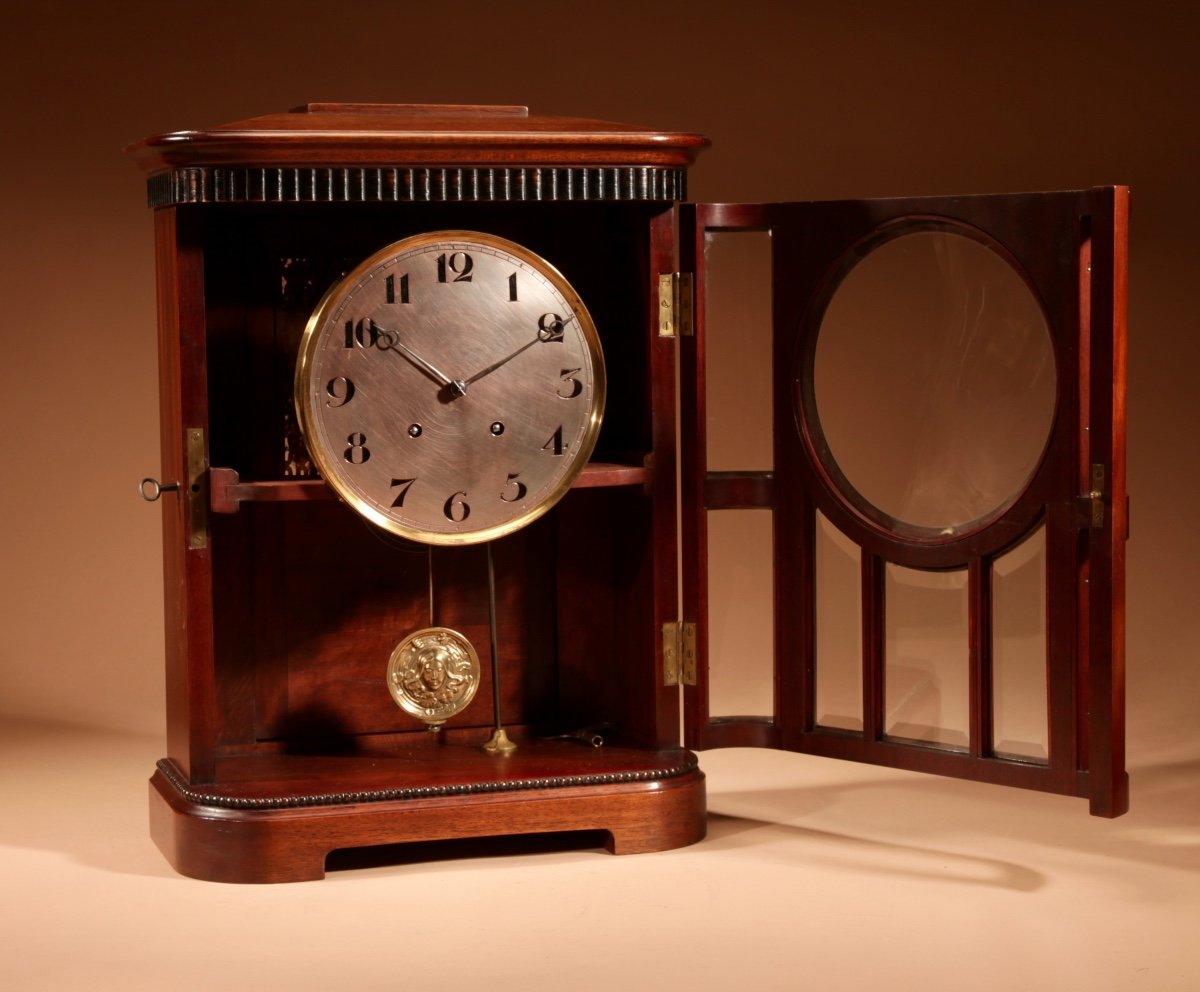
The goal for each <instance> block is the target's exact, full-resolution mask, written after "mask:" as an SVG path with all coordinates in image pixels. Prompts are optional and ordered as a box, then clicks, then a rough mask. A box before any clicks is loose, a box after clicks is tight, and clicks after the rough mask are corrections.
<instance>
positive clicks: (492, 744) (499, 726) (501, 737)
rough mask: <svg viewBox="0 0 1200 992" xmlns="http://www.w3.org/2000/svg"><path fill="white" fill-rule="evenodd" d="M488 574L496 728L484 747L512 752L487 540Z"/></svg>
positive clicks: (494, 577) (490, 546)
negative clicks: (505, 717)
mask: <svg viewBox="0 0 1200 992" xmlns="http://www.w3.org/2000/svg"><path fill="white" fill-rule="evenodd" d="M487 574H488V630H489V634H490V635H491V640H492V711H493V715H494V717H495V722H496V729H495V730H493V731H492V736H491V739H490V740H489V741H488V742H487V743H486V744H484V745H483V749H484V750H485V751H488V752H490V753H492V754H512V753H513V751H515V750H516V749H517V745H516V744H514V743H513V742H512V741H510V740H509V739H508V734H507V733H506V732H505V730H504V724H503V722H502V721H501V719H500V654H499V650H498V644H499V638H498V637H497V636H496V569H495V566H494V565H493V563H492V542H491V541H488V542H487Z"/></svg>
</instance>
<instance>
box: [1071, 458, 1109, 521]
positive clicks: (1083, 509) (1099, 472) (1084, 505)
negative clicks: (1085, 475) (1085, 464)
mask: <svg viewBox="0 0 1200 992" xmlns="http://www.w3.org/2000/svg"><path fill="white" fill-rule="evenodd" d="M1105 479H1106V474H1105V470H1104V466H1103V465H1102V464H1100V463H1099V462H1097V463H1095V464H1093V465H1092V491H1091V492H1089V493H1084V494H1083V495H1082V496H1077V497H1076V505H1077V506H1078V507H1079V526H1080V527H1081V528H1083V529H1084V530H1099V529H1100V528H1102V527H1103V526H1104V484H1105Z"/></svg>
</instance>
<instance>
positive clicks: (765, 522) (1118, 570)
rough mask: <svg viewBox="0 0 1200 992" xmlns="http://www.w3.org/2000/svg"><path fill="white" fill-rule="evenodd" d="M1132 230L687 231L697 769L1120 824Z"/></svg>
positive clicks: (905, 208) (980, 208) (1103, 211)
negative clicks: (691, 300)
mask: <svg viewBox="0 0 1200 992" xmlns="http://www.w3.org/2000/svg"><path fill="white" fill-rule="evenodd" d="M1127 213H1128V191H1127V190H1126V189H1124V188H1120V187H1118V188H1104V189H1094V190H1085V191H1077V192H1064V193H1041V194H1027V195H1011V196H982V197H958V198H921V199H903V200H867V201H843V202H829V203H785V204H767V205H742V204H737V205H730V204H685V205H683V206H682V207H681V208H680V242H681V245H680V247H681V258H682V267H683V268H684V269H685V270H690V271H692V272H694V274H695V293H696V319H695V325H696V326H695V334H694V336H693V337H690V338H687V337H685V338H682V339H681V403H682V413H681V418H682V423H683V432H682V437H683V443H682V492H683V506H682V519H683V523H682V526H683V549H684V550H683V576H682V583H683V599H684V620H685V622H692V623H695V625H696V652H697V676H696V684H695V685H694V686H689V687H687V688H685V690H684V698H685V725H686V736H687V743H688V745H689V746H690V747H695V748H707V747H722V746H749V745H755V746H767V747H778V748H785V749H790V750H794V751H800V752H806V753H811V754H820V755H826V756H829V757H837V758H846V759H850V760H855V761H865V762H871V763H876V764H882V765H889V766H893V767H899V768H907V769H912V770H917V771H926V772H934V773H938V774H943V775H952V776H958V777H962V778H969V779H976V780H981V781H988V782H995V783H997V784H1004V785H1013V786H1018V787H1021V788H1028V789H1039V790H1044V791H1048V792H1056V793H1062V794H1067V795H1077V796H1086V797H1088V798H1089V800H1090V803H1091V810H1092V812H1093V813H1095V814H1098V815H1102V816H1117V815H1119V814H1121V813H1122V812H1124V811H1125V809H1126V808H1127V805H1128V786H1127V778H1126V774H1125V770H1124V542H1125V538H1126V528H1127V506H1126V497H1125V451H1124V447H1125V423H1124V418H1125V409H1124V397H1125V325H1124V311H1125V237H1126V220H1127Z"/></svg>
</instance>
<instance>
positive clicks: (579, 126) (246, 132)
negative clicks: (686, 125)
mask: <svg viewBox="0 0 1200 992" xmlns="http://www.w3.org/2000/svg"><path fill="white" fill-rule="evenodd" d="M511 109H512V108H501V112H495V111H494V110H492V109H490V108H486V107H477V108H472V107H466V108H464V107H454V108H450V109H449V110H439V109H438V108H434V107H429V106H427V105H417V106H415V107H414V106H410V105H404V104H400V105H396V106H388V105H381V104H341V105H339V104H329V103H314V104H309V105H308V106H306V107H301V108H298V109H297V110H295V111H291V112H289V113H283V114H268V115H265V116H262V117H254V118H251V119H249V120H244V121H235V122H233V123H230V124H222V125H218V126H216V127H211V128H206V129H201V130H194V131H176V132H173V133H171V134H164V135H158V136H155V137H152V138H146V139H145V140H144V141H141V142H138V143H137V144H134V145H131V146H130V148H129V149H128V152H129V154H130V155H132V156H133V157H134V159H135V160H136V161H137V162H138V163H139V164H140V165H141V166H142V167H143V168H144V169H146V170H147V171H159V170H162V169H165V168H169V167H180V166H189V165H200V166H206V167H211V166H224V165H252V166H282V167H311V166H320V167H337V166H344V165H348V166H372V165H379V166H385V167H396V166H404V165H419V166H421V167H424V168H438V167H443V166H467V165H476V164H504V165H510V166H522V165H539V166H556V165H577V166H581V165H595V166H605V165H619V166H659V167H679V168H687V167H688V166H690V165H691V164H692V162H693V161H694V160H695V158H696V156H697V155H698V154H699V153H700V152H701V151H702V150H703V149H704V148H705V147H707V145H708V140H707V139H706V138H704V137H703V136H701V135H699V134H692V133H686V132H664V131H658V130H653V129H649V128H643V127H638V126H635V125H629V124H618V123H613V122H609V121H594V120H587V119H583V118H576V117H555V116H543V115H536V114H532V115H531V114H527V113H526V114H520V113H512V112H509V111H511Z"/></svg>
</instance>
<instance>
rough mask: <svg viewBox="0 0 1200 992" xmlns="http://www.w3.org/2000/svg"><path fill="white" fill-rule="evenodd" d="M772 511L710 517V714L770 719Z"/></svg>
mask: <svg viewBox="0 0 1200 992" xmlns="http://www.w3.org/2000/svg"><path fill="white" fill-rule="evenodd" d="M771 516H772V514H771V511H770V510H719V511H711V512H709V514H708V678H709V683H708V692H709V697H708V699H709V702H708V705H709V715H710V716H714V717H716V716H766V717H771V716H774V713H775V608H774V603H775V598H774V566H773V562H772V548H771V545H772V533H771V531H772V520H771Z"/></svg>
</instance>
